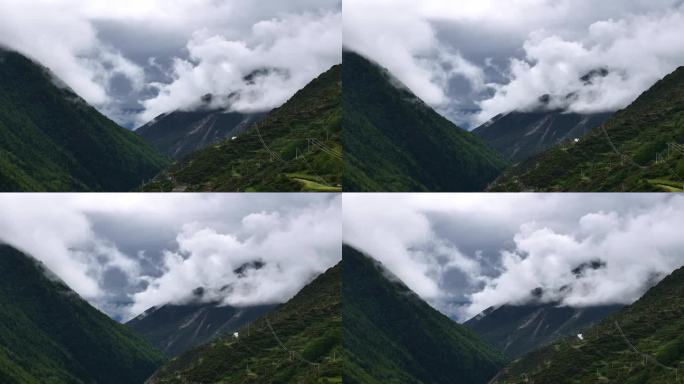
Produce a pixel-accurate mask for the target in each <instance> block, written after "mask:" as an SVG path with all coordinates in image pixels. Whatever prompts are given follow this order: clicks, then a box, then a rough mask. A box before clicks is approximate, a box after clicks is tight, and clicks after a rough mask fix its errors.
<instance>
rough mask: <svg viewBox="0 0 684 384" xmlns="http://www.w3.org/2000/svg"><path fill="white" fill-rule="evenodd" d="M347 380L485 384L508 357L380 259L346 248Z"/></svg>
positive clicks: (369, 383) (392, 383) (361, 383)
mask: <svg viewBox="0 0 684 384" xmlns="http://www.w3.org/2000/svg"><path fill="white" fill-rule="evenodd" d="M342 257H343V263H342V268H343V272H342V273H343V276H344V277H343V278H344V285H343V287H342V289H343V294H342V297H343V301H344V307H343V316H344V348H345V353H346V357H345V364H344V382H345V384H442V383H444V384H447V383H448V384H453V383H459V384H471V383H472V384H485V383H487V382H488V381H489V379H491V378H492V377H494V375H495V374H496V373H497V371H498V370H499V369H500V368H501V367H502V366H503V357H502V355H501V354H500V353H498V352H496V351H494V350H493V349H492V348H491V347H489V346H488V345H486V344H485V343H484V342H483V341H482V340H480V339H479V338H478V337H477V336H476V335H475V333H473V332H472V331H470V330H469V329H467V328H466V327H464V326H461V325H459V324H457V323H456V322H454V321H452V320H451V319H449V318H448V317H447V316H445V315H443V314H441V313H439V312H438V311H436V310H434V309H433V308H432V307H430V306H429V305H428V304H427V303H425V302H424V301H423V300H421V299H420V298H419V297H418V296H417V295H416V294H415V293H413V292H412V291H411V290H410V289H409V288H407V287H406V286H405V285H404V284H402V283H401V282H400V281H398V280H397V279H396V277H394V276H391V275H390V273H389V272H388V271H386V270H384V268H383V267H382V266H380V265H379V263H378V262H376V261H374V260H373V259H371V258H369V257H367V256H365V255H363V254H361V253H360V252H358V251H356V250H354V249H353V248H351V247H349V246H344V248H343V254H342Z"/></svg>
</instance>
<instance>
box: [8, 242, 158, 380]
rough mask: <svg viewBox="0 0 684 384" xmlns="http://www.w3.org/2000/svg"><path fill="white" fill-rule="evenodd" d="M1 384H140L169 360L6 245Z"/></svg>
mask: <svg viewBox="0 0 684 384" xmlns="http://www.w3.org/2000/svg"><path fill="white" fill-rule="evenodd" d="M0 308H2V316H1V317H0V382H2V383H6V384H15V383H16V384H74V383H95V382H97V383H99V384H139V383H141V382H142V381H144V380H145V379H146V378H147V377H148V376H149V375H151V374H152V373H153V371H154V370H155V369H156V367H157V366H159V365H160V364H161V361H162V359H163V357H162V355H161V353H160V352H159V351H157V350H155V349H154V348H153V347H152V346H151V345H150V344H148V343H147V342H146V341H145V340H144V339H143V338H142V337H140V336H137V335H136V334H134V333H133V332H132V331H131V330H129V329H128V328H127V327H125V326H123V325H121V324H119V323H117V322H115V321H114V320H112V319H110V318H109V317H107V316H106V315H105V314H103V313H101V312H100V311H98V310H97V309H95V308H93V307H92V306H90V304H88V303H87V302H86V301H85V300H83V299H82V298H81V297H80V296H78V294H76V293H75V292H74V291H72V290H71V289H69V287H68V286H66V285H65V284H64V282H62V281H61V280H59V279H58V278H56V276H55V275H54V274H52V273H51V272H50V271H49V270H48V269H47V268H46V267H45V266H44V265H43V264H42V263H40V262H38V261H37V260H35V259H34V258H32V257H31V256H28V255H26V254H24V253H22V252H20V251H18V250H17V249H15V248H13V247H11V246H8V245H2V244H0Z"/></svg>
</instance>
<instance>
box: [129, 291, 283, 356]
mask: <svg viewBox="0 0 684 384" xmlns="http://www.w3.org/2000/svg"><path fill="white" fill-rule="evenodd" d="M274 307H275V306H274V305H259V306H253V307H245V308H236V307H231V306H221V305H220V303H201V302H194V303H189V304H167V305H163V306H161V307H153V308H150V309H148V310H147V311H145V313H143V314H141V315H140V316H138V317H136V318H134V319H133V320H131V321H129V322H128V323H126V325H128V326H129V327H131V328H132V329H133V330H134V331H136V332H137V333H138V334H139V335H142V336H143V337H145V339H147V340H148V341H149V342H151V343H152V345H154V346H155V347H157V348H158V349H159V350H161V351H163V352H164V353H165V354H166V355H167V356H169V357H174V356H177V355H179V354H181V353H183V352H185V351H187V350H188V349H190V348H193V347H196V346H198V345H201V344H204V343H207V342H209V341H211V340H213V339H214V338H216V337H219V336H221V335H227V334H232V333H233V332H235V331H237V330H238V329H240V328H242V327H244V326H246V325H247V324H249V323H251V322H252V321H254V320H255V319H256V318H258V317H259V316H261V315H263V314H265V313H268V312H269V311H270V310H272V309H273V308H274Z"/></svg>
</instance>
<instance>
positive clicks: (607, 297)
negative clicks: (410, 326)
mask: <svg viewBox="0 0 684 384" xmlns="http://www.w3.org/2000/svg"><path fill="white" fill-rule="evenodd" d="M342 205H343V212H344V213H343V216H344V218H343V221H344V224H343V240H344V241H345V242H347V243H349V244H350V245H352V246H355V247H357V248H358V249H360V250H362V251H364V252H366V253H367V254H369V255H371V256H373V257H375V258H376V259H378V260H380V261H381V262H382V263H383V264H384V265H385V266H386V267H387V268H388V269H390V270H391V271H392V272H393V273H394V274H395V275H397V276H398V277H399V278H400V279H402V280H403V281H404V282H405V283H406V284H407V285H408V286H409V287H410V288H411V289H413V290H414V291H415V292H416V293H417V294H419V295H420V296H421V297H423V298H424V299H426V300H427V301H429V302H430V303H431V304H432V305H433V306H435V307H436V308H438V309H440V310H441V311H443V312H445V313H447V314H449V315H450V316H452V317H454V318H456V319H459V320H466V319H468V318H470V317H472V316H474V315H476V314H478V313H480V312H481V311H483V310H484V309H486V308H488V307H490V306H497V305H502V304H515V303H525V302H526V301H529V300H530V298H531V291H532V290H533V289H536V288H543V290H544V296H543V299H544V300H545V301H548V302H561V303H563V304H565V305H569V306H590V305H600V304H609V303H625V304H627V303H631V302H633V301H634V300H636V299H637V298H639V297H640V296H641V295H642V294H643V293H644V292H645V290H646V289H647V288H648V287H649V286H650V285H651V284H653V283H654V282H656V281H658V279H661V278H663V277H664V276H666V275H667V274H669V273H670V272H671V271H673V270H674V269H676V268H678V267H680V266H682V265H684V237H683V236H682V228H684V196H677V195H672V196H669V195H663V194H345V195H344V197H343V203H342ZM594 261H596V262H598V263H599V264H600V265H603V264H605V265H603V266H602V267H601V268H598V269H596V270H593V269H591V268H587V269H584V270H583V271H582V273H581V274H579V275H577V274H574V273H573V272H572V270H573V269H575V268H577V267H580V266H582V265H583V264H584V265H587V264H591V263H592V262H594ZM580 269H582V268H580ZM564 287H565V288H564Z"/></svg>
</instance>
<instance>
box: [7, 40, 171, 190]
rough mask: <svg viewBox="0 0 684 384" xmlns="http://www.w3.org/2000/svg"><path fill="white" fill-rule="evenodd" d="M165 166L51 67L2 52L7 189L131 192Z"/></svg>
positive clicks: (157, 154) (157, 155)
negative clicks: (71, 87) (89, 102)
mask: <svg viewBox="0 0 684 384" xmlns="http://www.w3.org/2000/svg"><path fill="white" fill-rule="evenodd" d="M167 164H168V160H167V158H166V157H165V156H164V155H162V154H161V153H160V152H159V151H157V150H156V149H155V148H153V147H152V146H150V145H148V144H147V143H145V142H144V140H143V139H142V138H140V137H138V136H137V135H136V134H134V133H133V132H130V131H128V130H126V129H124V128H121V127H119V126H118V125H117V124H116V123H114V122H113V121H111V120H109V119H108V118H106V117H105V116H103V115H102V114H100V113H99V112H98V111H97V110H95V108H93V107H91V106H89V105H88V104H87V103H86V102H85V101H84V100H83V99H81V98H80V97H79V96H78V95H76V94H75V93H74V92H73V91H71V90H70V89H69V88H68V87H67V86H66V85H64V84H63V83H62V82H61V80H59V79H58V78H56V77H55V76H54V75H53V74H51V73H50V71H49V70H48V69H46V68H44V67H41V66H40V65H38V64H36V63H35V62H33V61H31V60H30V59H28V58H26V57H24V56H22V55H20V54H19V53H16V52H12V51H6V50H2V49H1V48H0V190H1V191H34V192H41V191H60V192H70V191H112V192H113V191H129V190H131V189H133V188H135V187H137V186H139V185H141V183H142V182H143V180H145V179H149V178H152V177H153V176H154V175H156V174H157V173H158V172H159V171H160V170H161V169H162V168H163V167H164V166H166V165H167Z"/></svg>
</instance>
